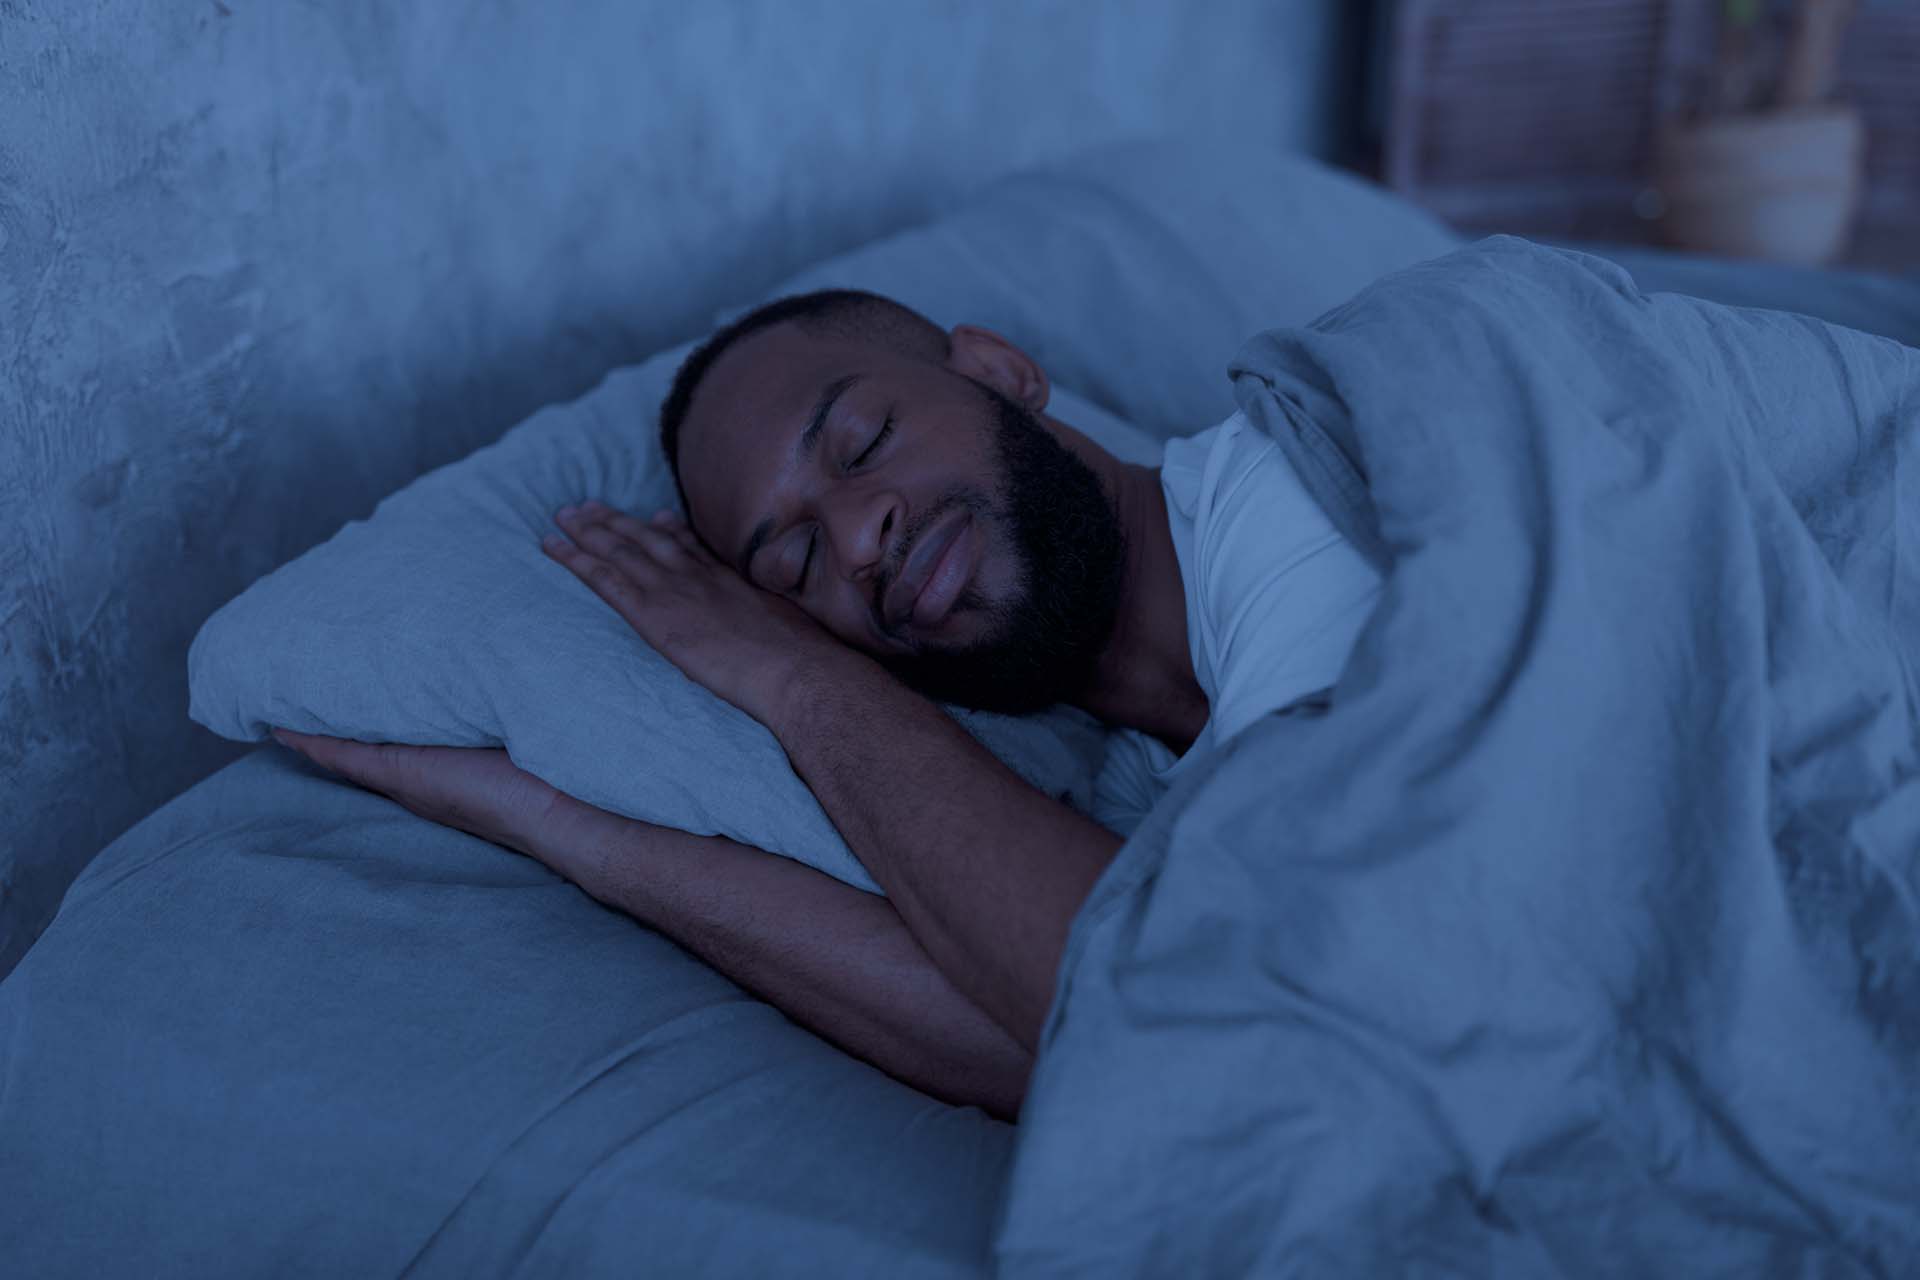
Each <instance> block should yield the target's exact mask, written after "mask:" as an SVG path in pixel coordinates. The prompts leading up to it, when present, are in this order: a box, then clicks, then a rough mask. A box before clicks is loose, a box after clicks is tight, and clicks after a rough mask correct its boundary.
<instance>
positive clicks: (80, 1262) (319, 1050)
mask: <svg viewBox="0 0 1920 1280" xmlns="http://www.w3.org/2000/svg"><path fill="white" fill-rule="evenodd" d="M1456 244H1457V240H1456V239H1455V238H1454V237H1452V236H1450V235H1449V234H1447V233H1445V232H1444V231H1442V230H1441V229H1439V228H1438V227H1437V226H1435V225H1434V224H1431V223H1430V222H1428V221H1427V220H1426V219H1425V218H1424V217H1423V216H1421V215H1419V214H1418V213H1417V212H1415V211H1412V210H1410V209H1407V208H1405V207H1403V206H1400V205H1399V204H1398V203H1397V202H1396V201H1394V200H1393V199H1392V198H1391V197H1388V196H1386V195H1384V194H1382V193H1379V192H1376V191H1373V190H1371V189H1369V188H1366V187H1365V186H1364V185H1363V184H1360V183H1358V182H1356V181H1354V180H1352V179H1348V178H1345V177H1342V176H1339V175H1336V174H1333V173H1331V172H1330V171H1327V170H1325V169H1324V168H1322V167H1320V166H1318V165H1316V164H1314V163H1313V162H1311V161H1307V160H1304V159H1302V158H1299V157H1288V156H1281V155H1271V154H1257V153H1252V154H1250V153H1247V152H1244V151H1238V150H1234V149H1231V148H1222V147H1209V146H1206V145H1202V144H1198V143H1193V142H1186V141H1172V142H1167V143H1160V144H1140V145H1132V146H1126V147H1121V148H1103V149H1097V150H1094V151H1091V152H1088V153H1085V154H1083V155H1080V156H1077V157H1074V158H1072V159H1071V160H1068V161H1064V162H1060V163H1056V164H1052V165H1048V166H1044V167H1040V168H1037V169H1035V170H1032V171H1029V172H1026V173H1023V174H1020V175H1018V176H1015V177H1013V178H1010V179H1006V180H1004V181H1001V182H998V183H995V184H992V185H990V186H988V187H987V188H986V189H984V190H982V191H980V192H978V193H976V194H975V195H974V196H973V197H971V198H970V199H969V200H967V201H966V202H964V203H963V204H962V205H961V206H960V207H959V208H957V209H956V210H955V211H954V212H952V213H951V214H949V215H947V216H945V217H943V218H940V219H937V220H935V221H934V222H932V223H930V224H928V225H926V226H923V227H921V228H918V229H915V230H912V231H908V232H905V233H901V234H899V235H896V236H893V237H889V238H887V239H885V240H883V241H880V242H877V243H875V244H873V245H870V246H866V247H864V248H862V249H859V250H856V251H854V252H852V253H850V254H846V255H842V256H840V257H838V258H835V259H833V260H830V261H828V262H824V263H822V264H819V265H818V266H816V267H813V268H810V269H808V270H807V271H805V272H803V273H801V274H800V275H799V276H796V277H794V278H793V279H791V280H789V281H786V282H784V283H783V284H782V286H781V287H780V288H778V289H775V290H773V291H770V293H769V294H768V295H767V296H774V295H776V294H778V293H781V292H787V291H793V290H798V289H801V288H808V287H820V286H824V285H827V284H853V285H860V286H864V287H869V288H874V289H877V290H881V291H884V292H889V293H892V294H894V295H896V296H899V297H901V298H902V299H904V300H907V301H910V302H913V303H915V304H916V305H920V306H922V307H923V308H924V309H926V310H927V311H928V313H929V314H932V315H935V316H936V317H938V318H942V319H947V318H948V317H951V319H960V318H967V319H972V320H975V321H979V322H982V323H986V324H989V325H991V326H994V327H996V328H998V329H999V330H1000V331H1001V332H1004V333H1006V334H1008V335H1009V336H1011V337H1013V338H1014V339H1015V340H1017V341H1020V342H1022V343H1023V344H1027V345H1028V347H1029V349H1030V350H1033V351H1035V352H1036V353H1037V354H1038V355H1039V356H1040V357H1041V358H1042V359H1043V361H1044V362H1045V363H1046V365H1047V367H1048V369H1049V371H1050V373H1051V374H1052V376H1053V378H1054V379H1055V380H1056V381H1057V382H1058V383H1060V384H1061V385H1062V386H1067V387H1072V388H1074V389H1076V390H1077V391H1078V392H1080V393H1081V394H1083V395H1085V396H1086V397H1087V398H1088V399H1089V400H1090V401H1092V402H1095V403H1097V404H1099V405H1101V406H1102V407H1103V408H1105V409H1106V410H1108V411H1110V412H1113V413H1115V414H1118V415H1120V416H1122V417H1123V418H1125V419H1126V420H1127V421H1129V422H1131V423H1133V424H1135V425H1137V426H1138V427H1140V428H1141V429H1142V430H1144V431H1147V432H1148V433H1150V434H1152V435H1155V436H1157V437H1160V438H1165V437H1167V436H1170V435H1172V434H1176V433H1180V432H1184V431H1190V430H1195V429H1198V428H1200V427H1203V426H1206V425H1210V424H1211V423H1213V422H1215V421H1218V420H1219V419H1220V418H1221V417H1223V416H1225V414H1227V413H1229V412H1232V411H1233V409H1234V405H1235V394H1236V393H1235V386H1234V384H1233V383H1232V382H1230V381H1229V379H1228V377H1227V376H1226V370H1227V364H1228V361H1229V358H1230V357H1232V356H1233V354H1234V352H1235V351H1237V350H1239V349H1240V347H1241V344H1242V342H1243V341H1244V340H1245V339H1247V338H1248V337H1249V336H1250V335H1252V334H1254V333H1256V332H1258V331H1260V330H1263V329H1269V328H1272V327H1274V326H1276V325H1289V324H1294V325H1297V324H1303V323H1305V322H1306V321H1308V320H1310V319H1312V318H1313V317H1315V316H1317V315H1319V314H1320V313H1322V312H1323V311H1325V310H1327V309H1328V308H1330V307H1333V306H1335V305H1336V304H1338V303H1340V302H1342V301H1343V300H1344V299H1345V298H1347V297H1348V296H1349V295H1350V294H1352V293H1353V292H1355V291H1356V290H1357V289H1359V288H1361V287H1362V286H1364V285H1366V284H1367V283H1369V282H1370V281H1372V280H1374V279H1376V278H1378V277H1379V276H1381V275H1384V274H1386V273H1387V272H1390V271H1392V270H1393V269H1395V268H1397V267H1401V266H1404V265H1407V264H1408V263H1410V262H1415V261H1420V260H1423V259H1427V258H1429V257H1431V256H1432V255H1433V254H1434V253H1436V252H1441V251H1445V250H1448V249H1451V248H1453V247H1454V246H1455V245H1456ZM1619 256H1620V259H1621V260H1622V261H1623V262H1625V263H1626V264H1628V266H1629V267H1630V269H1631V271H1632V273H1633V278H1634V280H1635V281H1637V283H1638V285H1639V286H1640V287H1641V288H1642V289H1644V290H1647V291H1654V290H1659V289H1662V288H1663V287H1666V286H1668V285H1676V284H1677V285H1683V286H1684V287H1685V288H1686V289H1687V290H1689V291H1692V292H1694V293H1698V294H1702V295H1706V296H1714V295H1718V296H1721V297H1724V298H1726V299H1728V300H1730V301H1734V302H1738V303H1742V304H1765V305H1771V306H1784V307H1790V308H1796V309H1799V310H1803V311H1805V312H1808V313H1810V314H1813V315H1825V316H1828V317H1830V318H1833V319H1836V320H1841V321H1844V322H1845V323H1847V324H1849V325H1854V326H1859V327H1862V328H1866V329H1871V330H1875V331H1877V332H1879V333H1882V334H1887V335H1890V336H1892V337H1896V338H1899V339H1901V340H1903V341H1905V342H1908V343H1915V342H1920V288H1917V287H1916V286H1915V285H1914V284H1913V283H1912V282H1900V281H1895V280H1890V279H1884V278H1875V277H1868V276H1852V275H1846V274H1843V273H1813V272H1804V271H1781V270H1771V269H1767V268H1758V267H1748V266H1739V265H1734V264H1724V263H1713V262H1708V261H1705V260H1692V259H1679V258H1674V257H1670V256H1667V255H1662V254H1656V253H1650V252H1645V251H1637V252H1633V253H1621V254H1620V255H1619ZM1122 264H1124V266H1125V269H1124V270H1120V269H1118V268H1119V267H1120V266H1121V265H1122ZM733 309H737V308H730V309H729V310H733ZM948 322H951V320H948ZM1049 1105H1050V1106H1056V1107H1057V1106H1058V1105H1060V1104H1059V1103H1058V1102H1057V1101H1054V1102H1050V1103H1049ZM1113 1119H1114V1118H1113V1117H1112V1116H1111V1115H1104V1116H1100V1117H1099V1121H1100V1122H1101V1123H1102V1124H1110V1123H1112V1122H1113ZM1102 1132H1107V1131H1106V1130H1103V1131H1102ZM1061 1133H1062V1130H1061V1129H1060V1128H1058V1127H1055V1128H1053V1129H1051V1130H1050V1134H1051V1138H1050V1141H1051V1143H1052V1146H1051V1147H1050V1148H1049V1151H1048V1152H1047V1153H1045V1156H1044V1159H1043V1156H1042V1155H1040V1154H1035V1155H1033V1156H1032V1157H1031V1159H1032V1161H1033V1163H1032V1165H1031V1166H1030V1167H1029V1168H1028V1169H1027V1171H1026V1173H1025V1177H1026V1178H1027V1179H1028V1181H1029V1183H1032V1182H1035V1181H1039V1180H1044V1177H1045V1176H1046V1175H1047V1174H1048V1173H1049V1172H1050V1171H1051V1170H1050V1169H1049V1168H1048V1166H1047V1164H1046V1162H1047V1161H1058V1160H1060V1159H1062V1158H1069V1157H1070V1155H1071V1152H1070V1151H1067V1152H1063V1151H1062V1150H1061V1148H1060V1145H1059V1144H1060V1143H1061V1142H1062V1141H1063V1139H1062V1137H1061ZM0 1134H4V1136H5V1141H4V1143H0V1187H4V1188H5V1189H6V1194H5V1195H4V1196H0V1248H3V1251H4V1253H5V1255H6V1256H7V1257H8V1258H9V1260H10V1264H11V1265H12V1266H13V1267H14V1268H15V1272H14V1273H16V1274H21V1275H35V1276H55V1275H75V1276H78V1275H101V1274H116V1273H126V1272H128V1271H130V1270H138V1271H139V1272H140V1273H142V1274H154V1275H169V1274H179V1275H189V1274H191V1275H203V1274H209V1273H224V1274H276V1275H343V1274H353V1275H368V1276H373V1275H395V1276H398V1275H408V1276H431V1275H450V1276H456V1275H457V1276H479V1275H500V1276H509V1275H525V1276H533V1275H548V1274H576V1275H598V1274H608V1275H612V1274H633V1273H634V1272H635V1271H643V1272H647V1273H655V1274H688V1273H693V1272H696V1271H697V1272H702V1273H709V1274H735V1275H748V1274H751V1275H809V1274H821V1273H823V1272H828V1271H830V1272H831V1273H833V1274H873V1275H888V1276H909V1275H915V1276H917V1275H927V1276H935V1275H974V1274H981V1273H983V1272H984V1271H986V1270H988V1269H990V1268H991V1267H992V1266H993V1265H994V1262H995V1259H996V1254H995V1243H996V1238H997V1237H998V1235H999V1233H1001V1232H1003V1231H1007V1232H1009V1238H1013V1236H1012V1233H1013V1231H1014V1229H1015V1228H1017V1229H1018V1232H1019V1233H1020V1234H1018V1236H1017V1240H1016V1241H1015V1244H1016V1245H1018V1247H1013V1246H1009V1245H1008V1244H1007V1241H1006V1240H1002V1246H1003V1252H1002V1254H1001V1256H1000V1258H999V1260H1000V1261H1001V1262H1002V1263H1003V1264H1006V1265H1008V1266H1009V1267H1011V1268H1013V1269H1016V1270H1019V1269H1025V1270H1027V1271H1030V1272H1035V1273H1038V1272H1045V1271H1047V1270H1049V1269H1051V1267H1052V1263H1054V1262H1058V1263H1061V1269H1072V1268H1071V1267H1069V1266H1066V1265H1065V1261H1064V1260H1062V1259H1059V1258H1054V1257H1052V1255H1049V1254H1048V1253H1047V1252H1046V1250H1045V1249H1044V1248H1042V1247H1040V1246H1039V1245H1037V1244H1036V1243H1035V1242H1036V1240H1037V1239H1039V1238H1040V1237H1043V1236H1044V1235H1045V1232H1044V1231H1042V1230H1040V1229H1039V1228H1038V1227H1036V1225H1035V1223H1034V1222H1032V1221H1031V1220H1029V1219H1028V1218H1021V1219H1018V1220H1016V1221H1013V1222H1009V1221H1008V1220H1007V1218H1006V1205H1005V1204H1004V1203H1003V1200H1004V1197H1005V1195H1006V1193H1007V1187H1008V1184H1009V1171H1010V1167H1011V1165H1012V1162H1013V1160H1014V1157H1015V1154H1016V1149H1017V1146H1018V1143H1019V1140H1020V1130H1019V1128H1018V1127H1016V1126H1012V1125H1008V1124H1005V1123H1002V1122H1000V1121H997V1120H994V1119H992V1118H990V1117H989V1116H987V1115H985V1114H983V1113H982V1112H980V1111H979V1110H977V1109H974V1108H956V1107H952V1106H949V1105H946V1104H944V1103H941V1102H939V1101H937V1100H934V1099H932V1098H929V1097H927V1096H924V1095H922V1094H920V1093H918V1092H916V1091H915V1090H913V1089H911V1088H909V1087H907V1086H906V1085H904V1084H901V1083H899V1082H898V1081H895V1080H893V1079H891V1078H889V1077H888V1076H886V1075H885V1074H883V1073H882V1072H880V1071H878V1070H876V1069H874V1068H872V1067H870V1066H868V1065H866V1064H863V1063H861V1062H859V1061H856V1060H854V1059H852V1058H850V1057H848V1056H847V1055H846V1054H844V1053H842V1052H840V1051H839V1050H837V1049H835V1048H834V1047H833V1046H831V1045H829V1044H827V1043H825V1042H823V1041H821V1040H820V1039H818V1038H816V1037H815V1036H813V1035H812V1034H810V1033H809V1032H807V1031H806V1030H804V1029H803V1028H800V1027H798V1026H796V1025H794V1024H793V1023H791V1022H789V1021H788V1020H787V1019H785V1018H784V1017H783V1016H782V1015H781V1014H780V1013H779V1012H778V1011H776V1010H775V1009H773V1008H771V1007H770V1006H768V1005H766V1004H764V1003H762V1002H760V1001H758V1000H756V999H754V998H753V997H751V996H750V995H749V994H747V993H745V992H743V991H741V990H740V989H738V988H737V987H735V986H734V985H733V984H731V983H730V982H728V981H727V980H726V979H724V978H723V977H721V976H720V975H718V974H717V973H715V972H714V971H713V970H711V969H709V968H707V967H706V966H705V965H703V964H701V963H700V962H698V961H697V960H695V959H693V958H692V957H690V956H689V955H687V954H685V953H684V952H682V951H680V950H679V949H678V948H676V947H675V946H674V945H673V944H671V943H670V942H668V941H666V940H665V939H663V938H661V937H660V936H658V935H656V934H653V933H651V932H649V931H647V930H645V929H643V928H641V927H639V926H638V925H636V924H635V923H634V922H632V921H631V920H629V919H627V918H625V917H623V916H621V915H619V914H617V913H615V912H612V911H609V910H608V909H606V908H604V907H602V906H601V905H599V904H597V903H595V902H594V901H592V900H591V899H590V898H588V897H587V896H586V895H585V894H583V893H581V892H579V891H578V890H577V889H575V888H574V887H573V886H571V885H569V884H567V883H566V882H565V881H563V880H560V879H559V878H557V877H556V876H554V875H553V874H551V873H550V872H548V871H547V870H546V869H545V868H544V867H542V866H540V865H538V864H537V863H535V862H533V861H531V860H529V859H526V858H523V857H521V856H519V855H517V854H514V853H511V852H508V851H506V850H503V849H501V848H498V847H496V846H492V845H489V844H487V843H485V842H482V841H479V840H476V839H474V838H472V837H469V836H466V835H463V834H461V833H458V832H455V831H453V830H451V829H448V828H444V827H436V826H434V825H433V824H430V823H426V822H423V821H422V820H420V819H418V818H415V817H413V816H412V815H410V814H408V813H406V812H405V811H403V810H401V809H399V808H398V807H397V806H395V805H393V804H391V803H390V802H388V801H386V800H384V799H382V798H381V797H378V796H375V795H373V794H371V793H368V792H364V791H360V790H358V789H355V788H353V787H351V786H348V785H345V784H343V783H341V782H340V781H338V780H336V779H333V778H330V777H328V776H327V775H325V774H324V773H322V772H321V771H319V770H317V769H315V768H313V767H311V766H309V765H306V764H304V763H303V762H301V761H300V760H298V758H296V757H295V756H293V755H292V754H291V753H289V752H286V751H284V750H281V749H278V748H276V747H273V746H271V745H269V746H266V747H262V748H260V749H256V750H254V751H252V752H250V753H249V754H247V755H245V756H244V757H243V758H242V759H240V760H238V761H237V762H235V763H234V764H232V765H230V766H228V767H227V768H225V769H222V770H221V771H219V772H218V773H216V774H215V775H214V776H212V777H210V778H208V779H206V780H205V781H203V782H202V783H200V784H198V785H196V786H194V787H192V788H190V789H189V790H188V791H186V792H185V793H183V794H182V795H180V796H178V797H177V798H175V799H174V800H172V801H170V802H169V803H167V804H166V805H164V806H162V807H161V808H160V809H159V810H158V811H156V812H155V813H153V814H152V815H151V816H149V817H148V818H146V819H145V820H143V821H142V822H140V823H139V824H137V825H136V826H135V827H134V828H133V829H132V830H130V831H128V832H127V833H126V834H125V835H123V836H122V837H120V838H119V839H117V840H115V841H114V842H113V843H112V844H111V845H109V846H108V847H107V848H106V849H104V850H103V851H102V852H101V853H100V854H99V855H98V856H97V857H96V858H94V859H93V860H92V861H91V862H90V863H89V864H88V865H87V867H86V868H85V870H84V872H83V873H82V874H81V875H80V876H79V878H78V879H77V880H76V881H75V882H74V884H73V885H72V887H71V889H70V890H69V891H68V893H67V895H66V898H65V900H64V903H63V904H62V907H61V910H60V912H59V915H58V916H57V917H56V918H55V920H54V921H53V923H52V925H51V926H50V927H49V928H48V929H47V930H46V932H45V934H44V935H43V936H42V937H41V938H40V940H39V941H38V943H37V944H36V945H35V946H34V947H33V948H32V949H31V951H29V952H28V954H27V955H26V957H25V958H24V959H23V961H22V962H21V963H20V965H19V966H18V967H17V969H16V970H15V971H14V972H13V974H12V975H10V976H9V977H8V978H7V979H6V981H5V983H4V985H0ZM1098 1149H1099V1144H1098V1143H1095V1142H1092V1141H1091V1139H1089V1146H1088V1148H1087V1153H1088V1154H1089V1155H1091V1153H1093V1152H1095V1151H1097V1150H1098ZM1051 1172H1057V1171H1051ZM1029 1212H1031V1211H1029ZM1862 1274H1866V1272H1862Z"/></svg>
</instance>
